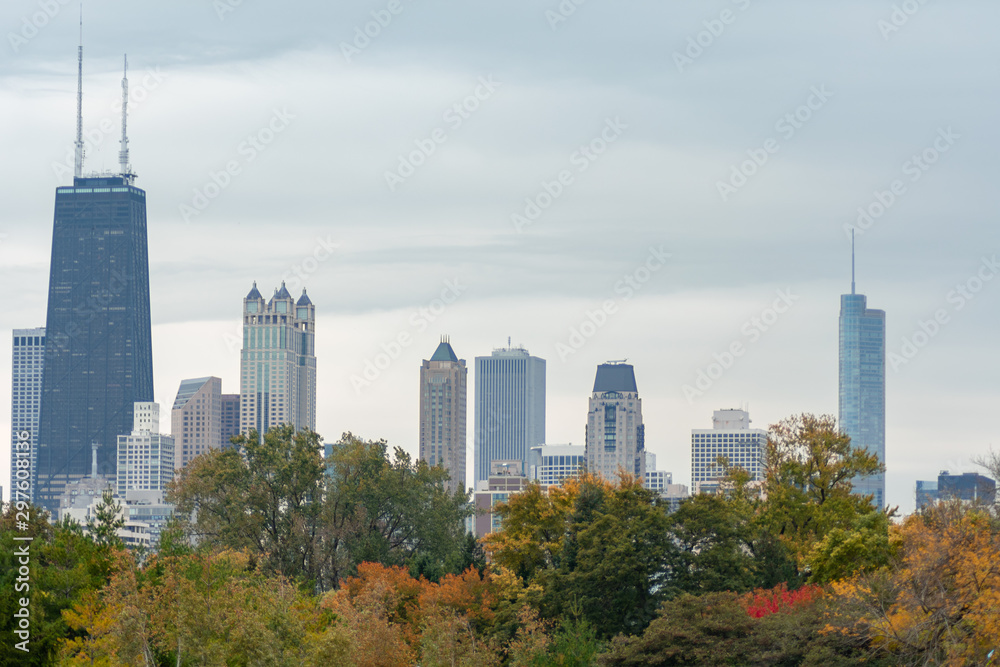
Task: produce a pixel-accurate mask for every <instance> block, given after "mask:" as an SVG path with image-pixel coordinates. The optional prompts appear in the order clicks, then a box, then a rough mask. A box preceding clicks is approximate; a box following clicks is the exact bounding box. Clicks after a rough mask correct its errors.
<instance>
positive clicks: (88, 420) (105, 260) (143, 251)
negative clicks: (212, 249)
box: [33, 20, 153, 510]
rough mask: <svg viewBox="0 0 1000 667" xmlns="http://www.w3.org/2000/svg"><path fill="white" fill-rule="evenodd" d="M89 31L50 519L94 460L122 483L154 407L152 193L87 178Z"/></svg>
mask: <svg viewBox="0 0 1000 667" xmlns="http://www.w3.org/2000/svg"><path fill="white" fill-rule="evenodd" d="M82 30H83V29H82V20H81V46H80V48H79V51H78V64H77V118H76V135H77V141H76V164H75V175H74V178H73V183H72V185H69V186H65V187H58V188H56V201H55V216H54V222H53V229H52V256H51V257H52V259H51V263H50V268H49V271H50V273H49V294H48V308H47V314H46V331H47V335H46V339H47V340H46V343H47V344H46V346H45V361H44V373H43V377H42V395H41V402H40V406H39V421H38V452H37V464H36V467H35V469H34V471H33V478H34V484H33V489H34V494H35V501H36V502H38V503H39V504H41V505H43V506H45V507H46V508H48V509H50V510H57V509H58V502H59V501H58V498H59V496H60V495H62V493H63V491H64V489H65V488H66V485H67V484H71V483H73V482H75V481H76V482H78V481H79V480H81V479H83V478H86V477H88V476H89V475H90V474H91V468H92V465H91V464H92V459H93V458H94V456H96V461H97V472H98V474H99V475H100V476H102V477H104V478H106V479H107V480H108V481H113V480H114V479H115V475H116V472H117V445H118V443H117V439H118V434H120V433H128V432H129V431H131V429H132V417H133V409H134V408H133V406H134V405H135V404H136V403H138V402H146V401H152V400H153V351H152V336H151V331H150V315H149V258H148V254H147V252H148V250H147V240H146V192H145V191H144V190H142V189H140V188H137V187H135V185H134V184H133V176H132V175H131V174H119V175H113V174H98V175H85V174H84V173H83V158H84V152H83V142H82V139H81V128H82V117H81V106H82V105H81V101H82V99H83V91H82V72H83V46H82V34H83V33H82ZM122 138H123V140H125V135H124V132H123V135H122ZM92 444H93V445H96V448H95V449H93V451H92Z"/></svg>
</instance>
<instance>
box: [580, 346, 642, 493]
mask: <svg viewBox="0 0 1000 667" xmlns="http://www.w3.org/2000/svg"><path fill="white" fill-rule="evenodd" d="M586 431H587V445H586V447H587V470H589V471H590V472H592V473H594V474H597V475H600V476H601V477H603V478H604V479H606V480H609V481H616V480H617V479H618V476H619V473H620V472H624V473H626V474H629V475H633V476H635V477H638V478H642V476H643V474H644V473H645V472H646V458H645V457H646V435H645V427H644V426H643V424H642V399H641V398H639V390H638V389H637V387H636V383H635V370H634V369H633V368H632V365H631V364H626V363H624V362H608V363H606V364H601V365H599V366H598V367H597V376H596V377H595V378H594V391H593V393H592V394H591V396H590V409H589V410H588V413H587V427H586Z"/></svg>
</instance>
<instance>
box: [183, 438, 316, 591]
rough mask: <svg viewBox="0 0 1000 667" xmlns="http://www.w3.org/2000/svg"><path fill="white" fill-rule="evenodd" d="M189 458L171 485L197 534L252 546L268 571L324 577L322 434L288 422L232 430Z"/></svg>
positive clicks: (227, 543) (214, 540)
mask: <svg viewBox="0 0 1000 667" xmlns="http://www.w3.org/2000/svg"><path fill="white" fill-rule="evenodd" d="M233 444H234V447H232V448H227V449H222V450H212V451H210V452H208V453H206V454H204V455H202V456H199V457H197V458H196V459H195V460H194V461H192V462H191V463H190V464H188V465H187V466H185V467H184V468H183V469H182V470H181V472H180V475H179V476H178V477H176V478H175V479H174V482H173V483H172V485H171V488H170V493H169V498H170V500H171V501H172V502H174V503H176V504H177V511H178V512H179V513H181V514H184V515H192V514H193V515H194V517H195V519H194V523H193V526H192V529H193V533H194V535H195V537H196V538H197V539H199V540H204V541H207V542H209V543H211V544H214V545H216V546H218V547H225V548H230V549H249V550H250V551H251V552H252V553H254V554H255V555H256V556H257V557H258V558H260V559H261V561H262V562H263V563H264V565H265V567H266V568H267V569H268V571H270V572H275V573H280V574H283V575H285V576H288V577H292V578H300V579H302V580H303V581H306V582H318V581H320V580H321V579H322V577H323V572H324V567H325V566H326V562H327V559H326V554H325V553H324V551H323V545H322V528H321V525H320V516H321V514H322V507H323V505H322V502H323V485H322V482H323V473H324V469H325V467H324V465H323V457H322V455H321V453H320V447H321V439H320V437H319V435H317V434H316V433H314V432H312V431H309V430H302V431H299V432H297V433H296V432H295V430H294V428H293V427H292V426H291V425H285V426H280V427H276V428H272V429H271V430H270V431H268V432H267V434H265V436H264V438H263V440H261V439H260V438H259V437H258V434H257V432H256V431H250V433H248V434H245V435H240V436H236V437H234V438H233Z"/></svg>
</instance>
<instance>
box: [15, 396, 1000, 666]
mask: <svg viewBox="0 0 1000 667" xmlns="http://www.w3.org/2000/svg"><path fill="white" fill-rule="evenodd" d="M237 445H238V447H237V448H236V449H232V450H225V451H215V452H211V453H209V454H207V455H205V456H203V457H201V458H199V459H197V460H196V461H195V462H193V463H192V464H191V465H190V466H188V468H186V469H185V470H184V471H183V473H182V474H181V476H180V477H179V478H178V479H177V480H176V482H175V485H174V487H173V489H172V491H171V493H172V497H173V498H174V500H175V502H177V503H178V504H179V507H180V508H182V509H183V511H184V512H185V513H187V514H188V516H190V517H192V518H191V520H190V521H187V522H177V523H175V524H174V525H173V526H171V528H170V529H169V530H168V531H166V532H165V533H164V535H163V537H162V543H161V548H160V550H159V552H158V553H156V554H136V553H133V552H129V551H127V550H125V549H124V548H123V547H122V545H121V544H120V543H118V542H117V540H116V538H115V536H114V531H113V530H111V529H110V528H111V526H110V522H111V521H113V519H112V518H111V515H110V514H109V515H107V516H106V517H105V519H102V521H103V522H104V523H105V524H107V525H103V526H102V525H95V526H93V527H92V530H91V534H92V535H93V536H88V535H84V534H83V532H82V531H81V529H80V528H79V527H78V526H74V525H72V524H69V523H61V524H57V525H54V526H53V525H49V524H48V523H47V521H45V519H44V517H43V516H42V515H41V514H39V515H35V516H33V519H32V521H31V522H30V525H29V526H28V527H27V530H21V529H20V528H18V526H17V523H16V522H17V518H16V517H15V511H14V509H13V508H10V507H8V508H7V509H6V511H5V512H4V514H3V517H2V519H0V543H2V544H0V548H2V553H0V566H2V567H0V579H2V581H0V586H2V588H0V614H2V617H0V662H3V664H36V665H50V664H64V665H74V664H88V665H164V666H166V665H171V666H176V665H276V666H277V665H289V666H291V665H355V666H359V667H360V666H365V667H368V666H371V667H378V666H392V665H400V666H402V665H418V664H419V665H424V666H432V665H442V666H444V665H448V666H455V665H467V666H473V665H475V666H479V665H487V666H488V665H498V666H499V665H517V666H547V665H563V666H573V665H579V666H584V665H856V664H872V665H918V664H919V665H923V664H954V665H986V664H991V663H990V660H991V659H992V658H991V653H990V652H991V651H993V650H994V649H997V648H998V647H1000V614H998V613H997V610H998V609H1000V559H998V558H997V557H996V556H997V554H998V553H1000V519H998V516H997V513H996V511H995V509H994V508H993V507H983V506H972V505H968V504H962V503H959V502H954V503H943V504H938V505H936V506H934V507H932V508H930V509H928V510H926V511H924V512H922V513H920V514H915V515H912V516H910V517H908V518H907V519H905V520H903V521H901V522H899V521H895V522H894V521H893V517H892V512H891V511H886V510H883V509H881V508H875V507H873V506H872V505H871V503H870V499H868V498H863V497H859V496H855V495H852V494H851V493H850V491H851V484H850V480H851V479H852V478H854V477H856V476H858V475H864V474H871V473H873V472H876V471H878V470H880V464H879V463H878V461H877V460H875V459H874V457H872V456H871V455H869V454H867V453H865V452H863V451H859V450H856V449H853V448H851V446H850V442H849V440H848V439H847V438H846V437H845V436H843V435H841V434H839V433H838V432H837V429H836V425H835V423H834V421H833V419H832V418H828V417H813V416H810V415H802V416H799V417H795V418H792V419H789V420H786V421H785V422H782V423H781V424H778V425H775V426H773V427H772V428H771V432H770V437H769V440H768V445H767V452H766V455H765V459H766V460H765V463H766V466H765V469H766V476H765V479H764V480H763V482H751V480H750V479H749V476H748V475H747V474H746V472H745V471H742V470H739V469H729V468H727V470H726V472H727V476H726V477H725V479H724V482H723V484H722V489H721V493H720V494H718V495H711V496H709V495H701V496H696V497H693V498H691V499H689V500H686V501H685V502H683V503H682V504H681V506H680V508H679V509H678V510H677V511H675V512H673V513H671V512H670V511H669V508H668V507H667V506H666V505H664V504H663V503H661V502H660V500H659V498H658V497H657V496H656V495H655V494H653V493H651V492H649V491H647V490H645V489H644V488H642V485H641V484H640V483H638V482H637V481H636V480H634V479H630V478H628V477H623V479H621V480H619V481H618V482H617V483H613V484H612V483H608V482H607V481H604V480H601V479H599V478H596V477H593V476H588V475H581V476H580V477H578V478H576V479H573V480H570V481H569V482H568V483H566V484H565V485H564V486H563V487H562V488H552V489H549V490H543V489H541V488H539V487H537V486H534V487H529V488H528V490H527V491H525V492H524V493H520V494H517V495H514V496H512V497H511V498H510V500H509V502H508V503H506V504H505V505H503V506H501V507H500V509H499V511H500V513H501V516H502V519H503V526H504V529H503V530H502V531H501V532H498V533H494V534H492V535H490V536H489V537H488V538H486V539H485V540H484V541H483V542H482V543H481V544H480V543H477V542H476V541H475V540H472V539H470V538H469V537H468V536H467V535H466V534H465V531H464V522H465V519H466V517H467V516H468V512H469V511H470V510H469V506H468V503H467V499H466V498H465V497H464V496H463V495H462V494H457V495H449V494H448V493H447V492H446V491H445V490H444V485H443V484H442V482H443V480H444V472H443V471H441V470H440V469H438V468H429V467H427V466H426V465H425V464H423V463H422V462H414V461H411V460H410V458H409V457H408V456H407V455H406V454H405V453H404V452H402V451H401V450H399V449H396V450H394V451H393V452H391V453H390V452H389V450H388V447H387V446H386V444H385V443H384V442H381V441H378V442H370V441H364V440H360V439H358V438H355V437H354V436H352V435H350V434H346V435H345V436H344V437H343V438H342V439H341V441H340V442H338V443H337V444H336V445H335V446H334V447H333V455H332V456H331V457H330V458H329V459H327V460H324V459H323V458H322V456H321V454H320V440H319V438H318V436H316V435H315V434H312V433H298V434H294V433H292V431H291V430H290V429H278V430H274V431H272V432H270V433H268V434H267V436H266V437H265V439H264V441H263V442H258V439H257V437H256V435H255V434H251V435H250V436H249V437H247V438H244V439H241V440H240V441H239V442H238V443H237ZM719 463H720V465H722V466H723V467H726V462H725V461H720V462H719ZM993 463H997V460H996V458H994V459H993ZM26 535H30V536H33V537H34V542H33V543H32V546H31V565H30V568H31V573H30V578H31V586H32V588H31V602H30V608H31V614H32V616H31V633H32V634H31V646H30V648H31V652H30V653H28V654H24V653H21V652H19V651H16V649H14V648H13V646H14V643H15V642H16V641H17V637H16V635H14V634H13V631H14V630H15V627H14V625H12V623H11V619H12V618H13V612H14V610H15V609H17V607H16V605H17V604H18V600H17V599H16V598H17V597H18V595H20V594H15V592H14V581H15V577H16V576H17V575H16V572H17V567H18V566H17V563H16V561H15V558H14V556H13V553H14V549H15V548H17V547H16V546H15V545H16V544H19V543H16V542H15V541H14V537H15V536H22V537H23V536H26ZM484 549H485V554H488V556H489V563H488V564H487V562H486V558H485V557H484ZM996 660H997V661H1000V657H997V658H996Z"/></svg>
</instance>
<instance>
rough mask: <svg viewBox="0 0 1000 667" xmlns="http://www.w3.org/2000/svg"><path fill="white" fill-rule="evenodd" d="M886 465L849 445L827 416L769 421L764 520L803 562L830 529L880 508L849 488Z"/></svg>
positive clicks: (847, 525)
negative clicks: (770, 424) (856, 479)
mask: <svg viewBox="0 0 1000 667" xmlns="http://www.w3.org/2000/svg"><path fill="white" fill-rule="evenodd" d="M884 470H885V466H883V465H882V464H881V463H880V462H879V460H878V457H877V456H876V455H875V454H871V453H869V452H867V451H866V450H864V449H861V448H858V447H852V446H851V440H850V438H849V437H848V436H847V435H844V434H843V433H841V432H840V431H839V430H838V429H837V425H836V420H834V418H833V417H830V416H823V417H816V416H814V415H809V414H803V415H797V416H794V417H791V418H789V419H786V420H784V421H782V422H780V423H778V424H775V425H773V426H771V431H770V433H769V436H768V440H767V452H766V454H765V482H764V488H765V491H766V495H767V501H766V504H765V507H764V520H765V521H766V523H767V526H768V529H769V530H770V531H771V532H772V533H773V534H776V535H779V536H780V537H781V539H782V541H783V542H784V543H785V544H786V545H787V546H788V548H789V549H790V550H791V552H792V553H793V554H794V555H795V558H796V561H797V562H798V563H799V564H804V563H805V561H806V559H807V557H808V556H809V554H810V552H811V551H812V549H813V547H814V546H815V545H816V544H817V543H818V542H820V541H822V540H823V539H824V538H825V537H826V535H828V534H829V533H830V532H831V531H832V530H834V529H838V528H839V529H842V530H850V529H852V528H853V527H854V525H855V522H856V520H857V517H859V516H861V515H864V514H869V513H871V512H879V511H881V510H880V508H874V507H872V505H871V497H870V496H859V495H855V494H854V493H852V490H853V486H852V483H851V480H852V479H854V478H856V477H861V476H866V475H872V474H876V473H878V472H882V471H884Z"/></svg>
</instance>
